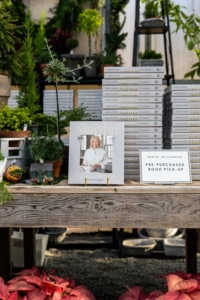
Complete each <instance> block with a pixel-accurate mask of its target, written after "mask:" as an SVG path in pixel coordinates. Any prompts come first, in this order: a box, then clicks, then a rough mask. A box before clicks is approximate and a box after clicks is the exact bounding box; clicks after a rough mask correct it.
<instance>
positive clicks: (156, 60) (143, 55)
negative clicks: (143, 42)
mask: <svg viewBox="0 0 200 300" xmlns="http://www.w3.org/2000/svg"><path fill="white" fill-rule="evenodd" d="M138 57H139V58H140V66H142V67H145V66H163V60H162V57H163V56H162V54H161V53H157V52H156V51H155V50H145V52H139V54H138Z"/></svg>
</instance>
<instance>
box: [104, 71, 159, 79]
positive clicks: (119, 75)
mask: <svg viewBox="0 0 200 300" xmlns="http://www.w3.org/2000/svg"><path fill="white" fill-rule="evenodd" d="M104 78H105V79H123V78H127V79H153V78H155V79H157V78H161V79H162V78H164V73H114V72H113V73H108V72H107V73H104Z"/></svg>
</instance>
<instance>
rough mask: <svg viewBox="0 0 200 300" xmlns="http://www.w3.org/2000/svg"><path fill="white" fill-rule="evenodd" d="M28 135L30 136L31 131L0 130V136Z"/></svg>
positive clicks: (20, 136)
mask: <svg viewBox="0 0 200 300" xmlns="http://www.w3.org/2000/svg"><path fill="white" fill-rule="evenodd" d="M26 136H27V137H30V136H31V131H30V130H26V131H19V132H18V131H4V130H1V131H0V138H23V137H26Z"/></svg>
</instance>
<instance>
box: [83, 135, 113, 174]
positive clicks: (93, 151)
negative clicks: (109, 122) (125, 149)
mask: <svg viewBox="0 0 200 300" xmlns="http://www.w3.org/2000/svg"><path fill="white" fill-rule="evenodd" d="M100 145H101V140H100V138H99V137H98V136H92V137H91V139H90V148H89V149H87V150H86V151H85V153H84V159H83V163H82V167H83V169H84V166H92V169H91V172H100V173H104V172H105V165H106V164H107V163H108V158H107V155H106V151H105V150H104V149H103V148H101V147H100Z"/></svg>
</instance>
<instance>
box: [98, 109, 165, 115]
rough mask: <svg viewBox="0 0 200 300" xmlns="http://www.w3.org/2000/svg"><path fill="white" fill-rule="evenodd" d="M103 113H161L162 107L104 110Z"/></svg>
mask: <svg viewBox="0 0 200 300" xmlns="http://www.w3.org/2000/svg"><path fill="white" fill-rule="evenodd" d="M103 114H106V115H107V114H108V115H134V116H135V115H161V114H162V109H148V110H145V109H142V110H138V109H135V110H130V109H124V110H110V109H109V110H105V109H104V110H103Z"/></svg>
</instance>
